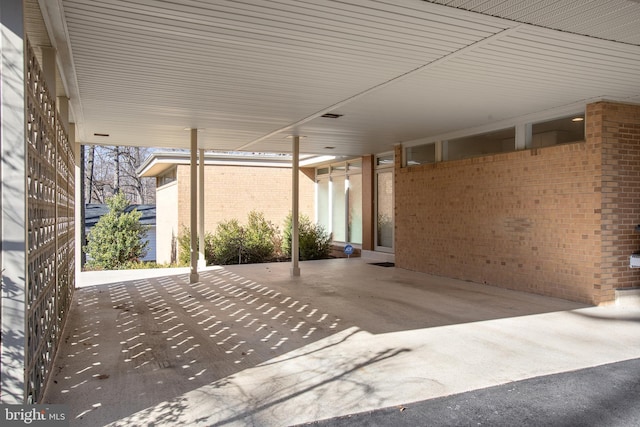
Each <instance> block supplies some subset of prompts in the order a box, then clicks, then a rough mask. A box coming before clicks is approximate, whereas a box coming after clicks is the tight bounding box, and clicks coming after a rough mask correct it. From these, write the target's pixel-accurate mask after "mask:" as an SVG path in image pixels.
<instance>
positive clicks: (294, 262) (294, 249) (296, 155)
mask: <svg viewBox="0 0 640 427" xmlns="http://www.w3.org/2000/svg"><path fill="white" fill-rule="evenodd" d="M291 151H292V156H291V174H292V176H291V183H292V185H291V201H292V203H291V227H292V230H291V277H296V276H300V265H299V260H300V250H299V248H300V235H299V234H300V233H299V231H300V230H299V212H298V211H299V199H300V192H299V187H300V185H299V184H300V183H299V177H300V175H299V173H300V137H299V136H297V135H295V136H294V137H293V147H292V150H291Z"/></svg>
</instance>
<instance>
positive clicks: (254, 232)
mask: <svg viewBox="0 0 640 427" xmlns="http://www.w3.org/2000/svg"><path fill="white" fill-rule="evenodd" d="M277 235H278V229H277V227H276V226H274V225H273V224H271V223H270V222H269V221H267V220H266V219H265V218H264V214H262V213H259V212H255V211H252V212H249V216H248V218H247V225H246V226H245V227H244V234H243V240H242V242H243V250H242V252H243V263H247V264H251V263H259V262H265V261H269V260H271V258H273V257H274V252H275V236H277Z"/></svg>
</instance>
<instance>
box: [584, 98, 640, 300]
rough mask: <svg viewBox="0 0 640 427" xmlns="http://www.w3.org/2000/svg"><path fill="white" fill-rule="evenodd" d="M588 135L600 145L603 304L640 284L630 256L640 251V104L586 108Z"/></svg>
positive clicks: (639, 276) (600, 105) (606, 104)
mask: <svg viewBox="0 0 640 427" xmlns="http://www.w3.org/2000/svg"><path fill="white" fill-rule="evenodd" d="M587 138H588V139H589V140H592V141H593V142H594V144H597V145H600V146H601V147H602V273H601V274H602V276H601V277H602V284H601V297H600V298H601V302H606V301H611V300H613V298H614V290H615V289H616V288H625V287H634V286H638V284H639V283H640V269H631V268H629V255H630V254H631V253H633V252H635V251H638V250H640V233H638V232H636V231H635V230H634V227H635V225H636V224H640V106H638V105H627V104H615V103H609V102H599V103H596V104H592V105H589V106H588V108H587Z"/></svg>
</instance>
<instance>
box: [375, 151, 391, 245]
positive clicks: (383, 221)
mask: <svg viewBox="0 0 640 427" xmlns="http://www.w3.org/2000/svg"><path fill="white" fill-rule="evenodd" d="M376 165H377V167H376V190H375V191H376V193H375V197H376V234H375V245H376V250H380V251H385V252H391V251H393V240H394V237H393V228H394V218H393V216H394V200H393V175H394V172H393V153H390V154H384V155H380V156H378V157H377V161H376Z"/></svg>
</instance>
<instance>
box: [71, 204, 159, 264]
mask: <svg viewBox="0 0 640 427" xmlns="http://www.w3.org/2000/svg"><path fill="white" fill-rule="evenodd" d="M107 206H109V212H108V213H107V214H105V215H103V216H102V217H101V218H100V219H99V220H98V222H97V223H96V225H95V226H94V227H93V228H92V229H91V231H90V232H89V234H88V236H87V245H86V246H84V248H83V250H84V251H85V253H86V254H87V255H88V257H89V261H88V262H87V265H88V266H89V267H91V268H101V269H104V270H114V269H119V268H127V267H128V266H131V265H132V263H137V262H139V261H140V258H143V257H144V256H145V255H146V252H147V246H148V244H149V242H143V241H142V240H143V239H144V238H145V236H146V235H147V231H148V230H149V227H148V226H145V225H142V224H141V223H140V218H141V217H142V214H141V213H140V212H138V211H137V210H135V209H134V210H132V211H131V212H125V210H126V208H127V206H129V202H128V201H127V198H126V196H125V195H124V194H123V193H117V194H115V195H114V196H112V197H110V198H108V199H107Z"/></svg>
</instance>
